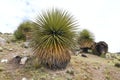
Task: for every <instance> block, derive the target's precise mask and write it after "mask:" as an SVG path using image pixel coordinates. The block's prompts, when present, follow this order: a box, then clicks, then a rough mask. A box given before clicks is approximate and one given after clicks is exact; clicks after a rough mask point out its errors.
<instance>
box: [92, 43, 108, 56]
mask: <svg viewBox="0 0 120 80" xmlns="http://www.w3.org/2000/svg"><path fill="white" fill-rule="evenodd" d="M92 52H93V54H95V55H98V56H100V55H105V54H106V53H107V52H108V44H107V43H106V42H104V41H100V42H98V43H94V44H93V46H92Z"/></svg>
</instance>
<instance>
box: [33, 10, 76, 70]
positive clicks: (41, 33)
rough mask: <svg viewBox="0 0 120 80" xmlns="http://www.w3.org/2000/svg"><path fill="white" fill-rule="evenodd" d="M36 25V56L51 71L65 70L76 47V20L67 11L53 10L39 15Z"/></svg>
mask: <svg viewBox="0 0 120 80" xmlns="http://www.w3.org/2000/svg"><path fill="white" fill-rule="evenodd" d="M34 23H35V24H36V26H37V27H36V28H34V30H33V35H34V36H33V38H32V42H31V44H32V46H33V52H34V55H35V56H36V57H38V58H39V61H40V62H41V64H43V65H45V66H46V67H48V68H50V69H63V68H65V67H66V66H67V64H68V63H69V62H70V59H71V56H70V54H69V50H70V49H71V48H72V47H74V36H75V29H76V23H75V21H74V18H73V17H72V16H71V15H70V14H69V13H68V12H67V11H63V10H58V9H52V10H48V11H46V12H43V13H42V14H41V15H40V14H39V15H37V17H36V20H35V21H34Z"/></svg>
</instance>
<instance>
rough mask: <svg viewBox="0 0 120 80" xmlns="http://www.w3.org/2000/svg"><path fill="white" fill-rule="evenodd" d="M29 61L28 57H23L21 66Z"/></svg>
mask: <svg viewBox="0 0 120 80" xmlns="http://www.w3.org/2000/svg"><path fill="white" fill-rule="evenodd" d="M27 60H28V57H23V58H22V59H21V61H20V64H25V63H26V61H27Z"/></svg>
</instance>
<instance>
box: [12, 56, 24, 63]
mask: <svg viewBox="0 0 120 80" xmlns="http://www.w3.org/2000/svg"><path fill="white" fill-rule="evenodd" d="M21 58H22V57H20V56H15V57H14V58H13V59H12V60H11V63H15V64H19V63H20V61H21Z"/></svg>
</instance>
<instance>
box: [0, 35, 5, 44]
mask: <svg viewBox="0 0 120 80" xmlns="http://www.w3.org/2000/svg"><path fill="white" fill-rule="evenodd" d="M5 43H6V40H5V39H3V38H1V37H0V46H4V45H5Z"/></svg>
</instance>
